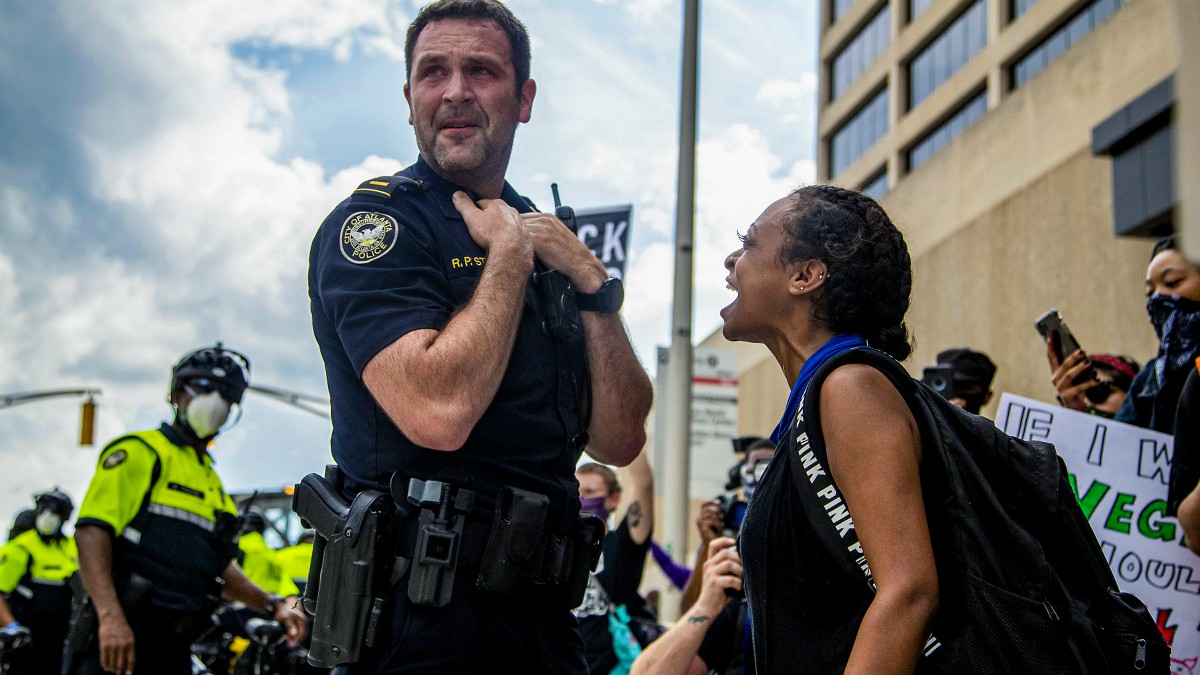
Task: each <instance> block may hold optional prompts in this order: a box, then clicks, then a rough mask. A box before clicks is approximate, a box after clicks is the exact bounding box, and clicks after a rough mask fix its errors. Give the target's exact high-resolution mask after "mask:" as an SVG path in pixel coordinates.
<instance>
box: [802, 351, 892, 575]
mask: <svg viewBox="0 0 1200 675" xmlns="http://www.w3.org/2000/svg"><path fill="white" fill-rule="evenodd" d="M849 363H862V364H866V365H869V366H871V367H873V368H875V369H876V370H879V371H881V372H883V373H884V375H887V376H888V379H889V380H891V381H892V382H893V383H894V384H896V385H897V388H898V389H900V390H901V393H902V394H906V393H907V392H905V388H910V387H906V386H905V385H906V383H907V384H908V385H911V382H912V378H911V377H910V376H909V375H908V371H906V370H904V367H903V366H901V365H900V364H899V363H897V362H896V361H895V360H894V359H892V358H891V357H890V356H888V355H887V354H884V353H883V352H881V351H879V350H877V349H871V348H865V349H855V350H852V351H849V352H846V353H844V354H841V355H838V356H836V357H834V358H832V359H830V360H829V361H828V362H826V363H825V364H824V365H823V366H822V367H821V368H820V369H819V370H817V372H816V373H815V374H814V375H813V378H812V380H811V381H810V382H809V383H808V386H807V387H806V388H805V390H804V393H803V394H802V395H801V398H800V405H799V406H798V407H797V410H796V416H795V418H793V420H792V424H791V426H789V427H788V430H787V436H786V437H785V439H784V441H785V447H787V448H788V453H787V455H788V457H787V463H788V466H789V467H790V468H791V472H792V479H793V482H795V484H796V493H797V494H798V495H799V496H800V500H801V501H802V502H803V503H804V509H803V510H804V514H805V515H806V516H807V517H808V520H809V524H810V525H812V528H813V531H814V532H816V534H817V537H818V538H820V540H821V543H822V544H824V546H825V548H826V550H828V551H829V553H830V555H831V556H832V558H833V559H834V560H835V561H837V563H838V566H839V567H841V568H842V570H843V571H845V572H847V573H848V574H850V575H851V576H859V575H861V576H862V577H863V578H864V579H865V580H866V582H867V586H868V587H869V588H870V589H871V591H872V592H874V591H875V581H874V578H873V577H872V576H871V567H870V565H869V564H868V563H867V559H866V556H865V555H864V553H863V550H862V544H861V543H860V542H859V540H858V535H857V533H856V532H855V530H854V520H853V519H852V518H851V517H850V512H849V510H847V508H846V504H845V501H844V500H843V499H842V493H841V489H839V488H838V486H837V484H836V483H835V482H834V480H833V475H832V474H830V472H829V455H828V453H827V452H826V449H825V436H824V434H823V433H822V431H821V414H820V401H821V385H822V384H823V383H824V381H825V378H827V377H829V374H830V373H832V372H833V371H834V370H835V369H836V368H838V367H840V366H843V365H846V364H849ZM905 398H906V400H908V396H906V397H905Z"/></svg>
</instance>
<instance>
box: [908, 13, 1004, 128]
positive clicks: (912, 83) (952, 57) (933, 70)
mask: <svg viewBox="0 0 1200 675" xmlns="http://www.w3.org/2000/svg"><path fill="white" fill-rule="evenodd" d="M986 44H987V8H986V6H985V5H984V0H975V2H972V3H971V4H970V5H969V6H968V7H967V9H966V11H964V12H963V13H962V14H960V15H959V17H958V18H957V19H955V20H954V22H953V23H951V24H950V25H949V26H947V27H946V29H945V30H943V31H942V32H941V33H940V34H939V35H938V36H937V37H936V38H934V40H933V42H930V43H929V45H928V46H927V47H925V48H924V49H922V50H921V52H920V53H919V54H917V56H916V58H914V59H913V60H912V61H910V62H909V64H908V107H909V108H915V107H917V104H919V103H920V102H921V101H924V100H925V98H926V97H927V96H929V95H930V94H932V93H933V92H934V90H935V89H937V88H938V87H939V86H941V84H942V83H943V82H945V81H946V80H948V79H950V76H951V75H953V74H954V73H956V72H958V69H959V68H962V67H963V66H965V65H966V64H967V62H968V61H970V60H971V57H973V56H975V55H976V54H978V53H979V51H980V50H981V49H983V48H984V46H985V45H986Z"/></svg>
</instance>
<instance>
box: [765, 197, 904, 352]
mask: <svg viewBox="0 0 1200 675" xmlns="http://www.w3.org/2000/svg"><path fill="white" fill-rule="evenodd" d="M788 196H789V198H790V199H791V200H792V206H791V208H790V209H789V210H788V211H787V212H786V213H785V214H784V216H783V220H782V229H783V234H784V242H783V244H782V245H781V246H780V249H779V257H780V261H781V262H782V263H784V264H789V263H794V262H802V261H805V260H820V261H822V262H824V263H825V264H826V265H827V266H828V267H829V271H828V272H827V273H826V277H825V283H824V285H822V286H821V288H820V290H819V291H818V293H817V294H816V295H815V296H814V298H813V302H814V305H815V306H814V316H815V318H816V319H817V320H818V321H821V322H823V323H825V324H826V325H828V326H829V328H830V329H831V330H833V331H835V332H838V333H858V334H859V335H862V336H863V337H865V338H866V339H867V343H868V344H870V345H871V346H872V347H875V348H876V349H879V350H882V351H884V352H886V353H888V354H890V355H891V356H892V357H893V358H895V359H897V360H899V361H903V360H904V359H906V358H908V356H909V354H911V353H912V340H911V338H910V336H909V333H908V327H907V326H905V324H904V315H905V313H906V312H908V303H909V298H910V296H911V295H912V260H911V259H910V258H909V255H908V246H907V245H906V244H905V243H904V236H903V235H901V234H900V230H898V229H896V226H895V225H894V224H892V221H891V219H890V218H888V215H887V213H885V212H884V210H883V208H882V207H880V206H879V204H878V203H876V201H875V200H874V199H871V198H870V197H868V196H867V195H865V194H863V193H861V192H856V191H854V190H847V189H845V188H841V187H837V186H834V185H808V186H805V187H802V188H799V189H797V190H794V191H793V192H792V193H791V194H790V195H788Z"/></svg>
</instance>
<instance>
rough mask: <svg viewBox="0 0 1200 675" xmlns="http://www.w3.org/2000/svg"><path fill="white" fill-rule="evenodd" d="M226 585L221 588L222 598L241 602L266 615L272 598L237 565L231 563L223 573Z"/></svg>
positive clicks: (222, 578) (222, 576) (222, 577)
mask: <svg viewBox="0 0 1200 675" xmlns="http://www.w3.org/2000/svg"><path fill="white" fill-rule="evenodd" d="M221 580H222V581H224V582H225V585H224V586H222V587H221V596H222V597H224V598H226V599H228V600H233V601H235V602H240V603H242V604H243V605H245V606H247V607H249V608H250V609H253V610H254V611H256V612H260V613H265V612H266V611H267V603H268V602H270V599H271V596H270V594H268V593H267V592H266V591H264V590H263V589H261V588H259V587H258V586H257V585H256V584H255V583H254V582H253V581H250V579H249V578H247V577H246V573H245V572H243V571H242V568H241V567H240V566H238V564H237V563H235V562H231V563H229V564H228V565H226V566H225V571H224V572H222V573H221Z"/></svg>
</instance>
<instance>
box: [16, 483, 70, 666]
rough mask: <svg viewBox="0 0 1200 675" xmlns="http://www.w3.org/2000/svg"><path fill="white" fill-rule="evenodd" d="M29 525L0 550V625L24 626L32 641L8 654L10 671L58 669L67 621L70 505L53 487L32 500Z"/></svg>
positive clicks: (68, 610) (66, 498) (67, 498)
mask: <svg viewBox="0 0 1200 675" xmlns="http://www.w3.org/2000/svg"><path fill="white" fill-rule="evenodd" d="M34 499H35V503H36V507H35V508H34V528H33V529H32V530H28V531H25V532H22V533H20V534H18V535H17V536H15V537H13V538H12V539H11V540H9V542H8V543H7V544H5V545H4V547H3V548H0V628H2V629H3V630H5V631H11V630H13V629H15V628H17V627H19V626H25V627H26V628H28V629H29V631H30V633H31V634H32V637H33V642H32V644H31V645H30V646H29V648H27V649H23V650H18V651H14V652H13V653H12V654H11V655H10V656H9V659H10V661H9V667H10V670H9V671H7V672H9V673H12V674H13V675H40V674H41V673H58V672H61V671H62V651H63V640H64V639H65V638H66V637H67V624H68V623H69V621H70V619H71V589H70V587H69V586H68V585H67V579H68V578H69V577H70V576H71V574H72V573H74V572H75V570H76V569H78V567H79V563H78V560H77V555H76V553H75V542H74V541H72V540H71V538H70V537H66V536H63V533H62V526H63V523H65V522H66V521H67V519H68V518H70V517H71V511H72V510H73V509H74V508H75V505H74V504H73V503H72V502H71V497H70V496H68V495H67V493H65V492H62V491H60V490H58V489H54V490H51V491H49V492H45V493H42V494H40V495H38V496H37V497H35V498H34Z"/></svg>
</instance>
